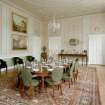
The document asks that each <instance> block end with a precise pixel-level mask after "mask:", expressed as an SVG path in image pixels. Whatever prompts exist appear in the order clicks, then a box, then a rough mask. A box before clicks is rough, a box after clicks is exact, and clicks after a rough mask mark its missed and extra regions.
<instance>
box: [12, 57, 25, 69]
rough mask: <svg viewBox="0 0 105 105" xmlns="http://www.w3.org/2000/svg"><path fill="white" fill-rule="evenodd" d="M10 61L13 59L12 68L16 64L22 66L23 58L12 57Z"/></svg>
mask: <svg viewBox="0 0 105 105" xmlns="http://www.w3.org/2000/svg"><path fill="white" fill-rule="evenodd" d="M12 61H13V65H14V68H15V66H17V65H22V66H23V67H24V62H23V59H21V58H20V57H13V58H12Z"/></svg>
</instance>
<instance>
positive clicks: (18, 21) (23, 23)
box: [12, 12, 27, 34]
mask: <svg viewBox="0 0 105 105" xmlns="http://www.w3.org/2000/svg"><path fill="white" fill-rule="evenodd" d="M12 31H13V32H18V33H23V34H27V18H26V17H24V16H21V15H19V14H17V13H14V12H13V13H12Z"/></svg>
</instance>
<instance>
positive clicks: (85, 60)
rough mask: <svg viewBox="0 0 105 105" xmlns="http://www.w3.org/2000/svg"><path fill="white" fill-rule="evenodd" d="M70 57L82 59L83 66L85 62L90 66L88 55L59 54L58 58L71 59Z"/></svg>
mask: <svg viewBox="0 0 105 105" xmlns="http://www.w3.org/2000/svg"><path fill="white" fill-rule="evenodd" d="M69 57H75V58H82V65H83V64H84V63H83V62H85V64H86V65H87V64H88V56H87V53H86V54H84V53H83V54H82V53H80V54H58V58H61V59H63V58H69Z"/></svg>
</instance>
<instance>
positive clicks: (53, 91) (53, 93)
mask: <svg viewBox="0 0 105 105" xmlns="http://www.w3.org/2000/svg"><path fill="white" fill-rule="evenodd" d="M53 97H54V86H53Z"/></svg>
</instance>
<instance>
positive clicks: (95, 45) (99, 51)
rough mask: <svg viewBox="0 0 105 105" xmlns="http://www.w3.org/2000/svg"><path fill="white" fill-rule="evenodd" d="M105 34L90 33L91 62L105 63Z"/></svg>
mask: <svg viewBox="0 0 105 105" xmlns="http://www.w3.org/2000/svg"><path fill="white" fill-rule="evenodd" d="M104 37H105V35H89V64H101V65H102V64H104V58H105V57H104V52H103V49H104V46H105V45H104V43H103V39H104Z"/></svg>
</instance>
